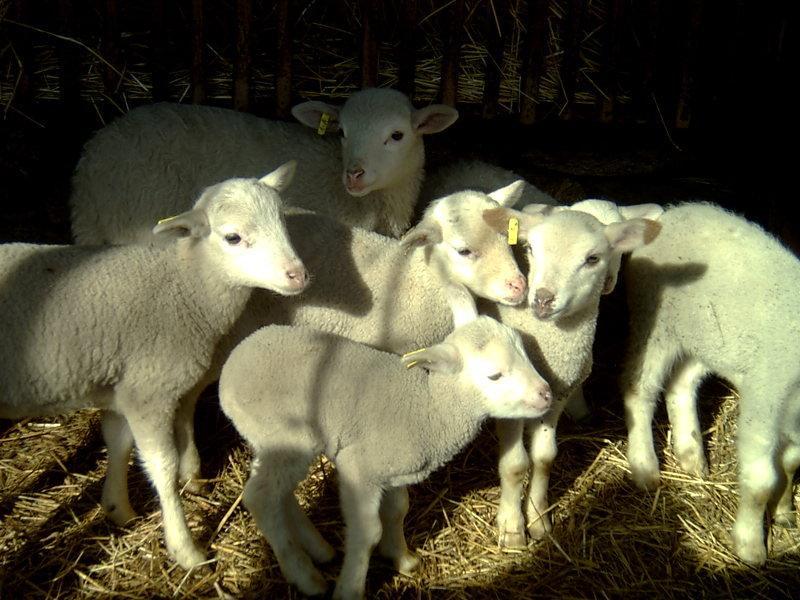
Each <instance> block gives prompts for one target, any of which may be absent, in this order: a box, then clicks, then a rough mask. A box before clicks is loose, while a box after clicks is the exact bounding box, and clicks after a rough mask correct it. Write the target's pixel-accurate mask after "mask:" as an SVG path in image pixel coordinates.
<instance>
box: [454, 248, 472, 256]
mask: <svg viewBox="0 0 800 600" xmlns="http://www.w3.org/2000/svg"><path fill="white" fill-rule="evenodd" d="M457 252H458V255H459V256H472V250H470V249H469V248H459V249H458V250H457Z"/></svg>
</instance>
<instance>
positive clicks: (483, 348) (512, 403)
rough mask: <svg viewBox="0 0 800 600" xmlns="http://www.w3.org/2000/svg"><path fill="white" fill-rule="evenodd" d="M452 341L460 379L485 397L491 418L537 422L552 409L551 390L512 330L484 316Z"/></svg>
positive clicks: (452, 338) (468, 325)
mask: <svg viewBox="0 0 800 600" xmlns="http://www.w3.org/2000/svg"><path fill="white" fill-rule="evenodd" d="M449 341H450V342H451V343H453V345H455V346H456V347H457V348H458V350H459V352H460V354H461V362H462V365H463V366H462V370H461V373H460V377H462V378H464V379H466V380H467V381H468V382H469V384H470V385H472V386H474V387H475V388H476V389H477V390H479V391H480V392H481V394H482V395H483V396H484V398H485V400H486V407H487V412H488V414H489V416H491V417H494V418H497V419H534V418H538V417H541V416H542V415H543V414H544V413H545V412H546V411H547V410H548V409H549V408H550V405H551V403H552V400H553V396H552V392H551V391H550V386H549V385H548V384H547V382H546V381H545V380H544V379H543V378H542V376H541V375H539V373H538V372H537V371H536V369H535V368H534V367H533V365H532V364H531V362H530V361H529V360H528V357H527V356H526V354H525V350H524V349H523V346H522V340H521V338H520V336H519V334H518V333H517V332H516V331H514V330H513V329H511V328H509V327H507V326H505V325H503V324H501V323H498V322H497V321H495V320H494V319H491V318H489V317H486V316H483V317H478V318H477V319H476V320H475V321H473V322H471V323H469V324H467V325H465V326H462V327H459V328H458V329H456V330H455V331H454V332H453V334H451V337H450V338H449Z"/></svg>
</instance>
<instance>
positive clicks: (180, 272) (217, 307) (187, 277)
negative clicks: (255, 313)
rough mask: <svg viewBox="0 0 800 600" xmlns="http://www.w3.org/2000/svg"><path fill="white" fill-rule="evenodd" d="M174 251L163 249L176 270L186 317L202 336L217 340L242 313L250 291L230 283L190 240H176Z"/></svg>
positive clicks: (213, 262)
mask: <svg viewBox="0 0 800 600" xmlns="http://www.w3.org/2000/svg"><path fill="white" fill-rule="evenodd" d="M177 243H178V244H179V245H180V247H179V248H178V252H177V255H176V253H175V252H174V250H175V249H174V248H166V249H165V254H166V255H167V256H173V257H174V256H177V260H173V261H172V262H173V264H174V266H175V269H176V277H175V279H174V281H175V283H176V284H177V290H176V294H177V295H178V296H179V298H180V301H181V302H182V303H183V304H184V305H185V307H186V318H187V320H189V321H190V322H191V324H192V325H193V326H194V327H195V328H197V329H198V330H199V331H202V332H203V333H204V334H205V335H206V336H208V337H211V338H219V337H220V336H222V335H223V334H225V333H227V332H228V331H229V330H230V328H231V327H232V326H233V324H234V322H236V320H237V319H238V318H239V316H240V315H241V314H242V312H243V311H244V308H245V305H246V304H247V301H248V300H249V298H250V295H251V293H252V288H249V287H245V286H242V285H238V284H235V283H233V282H232V281H230V279H229V278H228V276H227V275H226V273H225V272H224V270H222V269H221V267H220V266H219V265H217V264H215V261H214V260H213V258H212V257H209V256H204V253H205V250H204V248H202V247H201V246H200V245H199V244H197V243H196V242H193V241H192V240H189V239H186V240H178V241H177Z"/></svg>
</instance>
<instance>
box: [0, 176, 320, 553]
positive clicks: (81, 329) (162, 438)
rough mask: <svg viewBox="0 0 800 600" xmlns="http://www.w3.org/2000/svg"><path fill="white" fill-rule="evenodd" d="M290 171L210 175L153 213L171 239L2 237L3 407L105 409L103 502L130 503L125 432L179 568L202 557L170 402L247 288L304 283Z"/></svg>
mask: <svg viewBox="0 0 800 600" xmlns="http://www.w3.org/2000/svg"><path fill="white" fill-rule="evenodd" d="M293 171H294V165H293V164H288V165H284V166H282V167H280V168H279V169H277V170H276V171H274V172H272V173H270V174H269V175H267V176H265V177H263V178H261V179H260V180H257V179H251V180H247V179H233V180H229V181H226V182H223V183H220V184H217V185H214V186H212V187H210V188H208V189H207V190H205V191H204V192H203V194H202V195H201V196H200V198H199V199H198V201H197V203H196V204H195V206H194V208H193V209H192V210H190V211H188V212H185V213H182V214H180V215H177V216H175V217H172V218H170V219H166V220H163V221H162V222H161V223H159V224H158V225H156V227H155V228H154V230H153V231H154V232H155V233H157V234H160V235H173V236H175V235H177V236H184V238H183V239H178V240H176V241H174V242H173V243H172V244H169V245H164V246H159V247H145V246H114V247H84V246H41V245H33V244H6V245H3V246H0V254H1V255H2V260H0V277H2V282H3V283H2V295H0V303H2V310H0V327H2V329H3V334H4V335H3V337H2V341H0V381H2V383H3V386H2V387H3V395H2V397H0V417H2V418H15V419H16V418H21V417H26V416H38V415H48V414H60V413H64V412H69V411H73V410H78V409H81V408H88V407H94V408H101V409H103V410H104V411H105V413H104V417H103V423H102V429H103V436H104V438H105V441H106V444H107V445H108V476H107V478H106V481H105V483H104V486H103V493H102V505H103V508H104V509H105V510H106V512H107V514H108V516H109V517H110V518H111V519H112V520H113V521H115V522H117V523H120V524H121V523H124V522H125V521H127V520H129V519H130V518H132V517H134V516H135V514H134V512H133V510H132V508H131V506H130V502H129V501H128V493H127V483H126V481H125V478H126V472H127V468H128V457H129V455H130V452H131V449H132V446H133V444H134V442H135V443H136V446H137V447H138V448H139V452H140V456H141V459H142V461H143V463H144V466H145V469H146V471H147V473H148V475H149V477H150V479H151V481H152V482H153V484H154V486H155V488H156V491H157V493H158V496H159V500H160V503H161V510H162V515H163V519H164V536H165V541H166V547H167V550H168V551H169V552H170V554H171V555H172V556H174V557H175V559H176V560H177V562H178V563H179V564H180V565H181V566H183V567H184V568H190V567H193V566H195V565H197V564H199V563H201V562H202V561H203V560H204V556H203V552H201V551H200V550H199V549H198V548H197V546H195V543H194V541H193V540H192V536H191V533H190V531H189V528H188V526H187V524H186V520H185V518H184V514H183V510H182V508H181V502H180V498H179V496H178V490H177V486H176V484H177V468H178V455H177V451H176V448H175V441H174V434H173V427H172V426H173V415H174V413H175V410H176V408H177V406H178V401H179V399H180V397H181V396H183V395H184V394H186V393H188V392H189V390H191V389H192V388H193V387H194V386H195V385H196V384H197V382H198V381H199V380H201V378H202V376H203V374H204V373H205V371H206V370H207V369H208V366H209V364H210V363H211V359H212V355H213V351H214V348H215V346H216V344H217V342H218V340H219V339H220V338H221V336H222V335H223V334H224V333H225V332H226V331H227V330H228V329H229V328H230V327H231V325H233V322H234V321H235V320H236V318H237V317H238V316H239V314H240V313H241V312H242V310H243V309H244V306H245V304H246V302H247V300H248V298H249V296H250V292H251V290H250V288H252V287H257V286H259V287H265V288H267V289H271V290H274V291H275V292H278V293H279V294H286V295H294V294H298V293H300V292H301V291H302V290H303V289H304V288H305V286H306V285H307V282H308V276H307V273H306V270H305V267H304V265H303V263H302V262H301V261H300V260H299V259H298V258H297V255H296V253H295V251H294V249H293V248H292V245H291V243H290V242H289V239H288V237H287V234H286V228H285V225H284V223H283V219H282V215H281V201H280V197H279V192H280V190H282V189H284V188H285V186H286V185H287V184H288V182H289V180H290V179H291V175H292V173H293ZM23 299H24V300H23Z"/></svg>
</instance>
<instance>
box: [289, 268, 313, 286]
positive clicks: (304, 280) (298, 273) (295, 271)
mask: <svg viewBox="0 0 800 600" xmlns="http://www.w3.org/2000/svg"><path fill="white" fill-rule="evenodd" d="M286 278H287V279H288V280H289V285H290V286H291V287H293V288H296V289H298V290H302V289H304V288H305V287H306V285H308V271H306V268H305V266H303V265H295V266H293V267H290V268H289V269H287V270H286Z"/></svg>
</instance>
